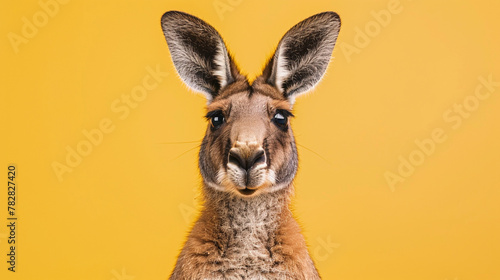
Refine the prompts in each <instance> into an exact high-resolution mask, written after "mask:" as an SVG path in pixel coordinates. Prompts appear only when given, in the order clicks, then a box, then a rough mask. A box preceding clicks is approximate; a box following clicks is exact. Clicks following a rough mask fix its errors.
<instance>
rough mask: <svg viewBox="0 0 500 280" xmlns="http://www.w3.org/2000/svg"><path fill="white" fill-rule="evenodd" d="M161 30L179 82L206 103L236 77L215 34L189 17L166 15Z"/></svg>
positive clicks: (174, 14) (225, 51)
mask: <svg viewBox="0 0 500 280" xmlns="http://www.w3.org/2000/svg"><path fill="white" fill-rule="evenodd" d="M161 26H162V29H163V33H164V34H165V38H166V39H167V44H168V48H169V50H170V55H171V56H172V61H173V62H174V65H175V69H176V70H177V73H178V74H179V76H180V77H181V79H182V80H183V82H184V83H185V84H186V85H187V86H188V87H190V88H191V89H193V90H195V91H198V92H201V93H203V94H204V95H205V96H206V97H207V99H208V101H209V102H210V101H211V100H212V99H213V98H214V97H215V96H217V94H218V93H219V91H220V90H221V89H222V88H224V87H225V86H226V85H228V84H231V83H232V82H234V81H235V75H237V74H239V72H238V70H237V69H236V66H235V64H234V63H233V62H232V60H231V57H230V56H229V54H228V52H227V49H226V45H225V44H224V41H223V40H222V38H221V36H220V35H219V33H218V32H217V31H216V30H215V29H214V28H213V27H212V26H210V25H209V24H208V23H206V22H204V21H203V20H201V19H199V18H197V17H194V16H192V15H189V14H186V13H183V12H178V11H169V12H166V13H165V14H163V16H162V18H161Z"/></svg>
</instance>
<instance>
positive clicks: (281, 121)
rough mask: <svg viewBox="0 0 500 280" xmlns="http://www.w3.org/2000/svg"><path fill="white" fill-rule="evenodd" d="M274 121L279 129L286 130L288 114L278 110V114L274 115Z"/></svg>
mask: <svg viewBox="0 0 500 280" xmlns="http://www.w3.org/2000/svg"><path fill="white" fill-rule="evenodd" d="M272 121H273V122H274V124H276V126H278V128H280V129H282V130H286V129H287V124H288V114H287V113H285V112H284V111H282V110H278V111H277V112H276V114H274V117H273V119H272Z"/></svg>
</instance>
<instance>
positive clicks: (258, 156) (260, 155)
mask: <svg viewBox="0 0 500 280" xmlns="http://www.w3.org/2000/svg"><path fill="white" fill-rule="evenodd" d="M264 162H266V154H265V153H264V151H263V150H259V151H257V153H255V155H254V156H253V157H251V158H249V160H248V163H249V164H248V168H249V169H250V168H251V167H253V166H254V165H257V164H260V163H264Z"/></svg>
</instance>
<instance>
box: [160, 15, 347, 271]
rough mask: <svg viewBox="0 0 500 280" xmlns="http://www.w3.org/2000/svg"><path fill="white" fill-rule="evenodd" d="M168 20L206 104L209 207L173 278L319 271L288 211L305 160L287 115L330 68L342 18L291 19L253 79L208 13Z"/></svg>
mask: <svg viewBox="0 0 500 280" xmlns="http://www.w3.org/2000/svg"><path fill="white" fill-rule="evenodd" d="M161 25H162V29H163V32H164V35H165V38H166V40H167V44H168V48H169V50H170V54H171V57H172V61H173V64H174V66H175V68H176V70H177V73H178V74H179V76H180V78H181V79H182V81H183V82H184V83H185V84H186V85H187V86H188V87H189V88H191V89H192V90H194V91H196V92H200V93H202V94H204V95H205V96H206V98H207V103H208V105H207V114H206V116H205V117H206V119H207V121H208V127H207V130H206V134H205V137H204V138H203V141H202V143H201V147H200V151H199V163H198V164H199V169H200V173H201V175H202V178H203V199H204V203H203V210H202V212H201V215H200V217H199V218H198V220H197V221H196V223H195V224H194V226H193V228H192V230H191V232H190V234H189V236H188V239H187V241H186V243H185V245H184V247H183V249H182V251H181V253H180V255H179V257H178V259H177V263H176V265H175V268H174V270H173V272H172V274H171V276H170V279H174V280H175V279H183V280H184V279H307V280H311V279H320V276H319V274H318V272H317V270H316V268H315V265H314V263H313V261H312V259H311V257H310V256H309V253H308V250H307V246H306V242H305V240H304V237H303V235H302V233H301V229H300V227H299V225H298V224H297V222H296V220H295V219H294V217H293V216H292V213H291V211H290V209H289V204H290V199H291V196H292V194H293V188H294V187H293V185H292V182H293V179H294V177H295V174H296V172H297V167H298V156H297V149H296V144H295V140H294V136H293V132H292V129H291V127H290V122H289V119H290V118H292V117H293V114H292V106H293V104H294V102H295V98H296V97H297V96H299V95H301V94H304V93H305V92H307V91H309V90H311V89H312V88H313V87H314V86H315V85H316V84H317V83H318V82H319V81H320V80H321V79H322V77H323V75H324V73H325V71H326V69H327V66H328V63H329V61H330V58H331V54H332V51H333V48H334V46H335V42H336V40H337V35H338V33H339V30H340V18H339V16H338V15H337V14H336V13H334V12H324V13H320V14H316V15H314V16H311V17H309V18H307V19H305V20H303V21H302V22H300V23H298V24H297V25H295V26H294V27H292V28H291V29H290V30H289V31H288V32H287V33H286V34H285V35H284V36H283V38H282V39H281V40H280V42H279V44H278V46H277V48H276V51H275V53H274V55H273V56H272V57H271V58H270V59H269V60H268V62H267V64H266V66H265V67H264V70H263V71H262V74H261V75H260V76H258V77H257V78H255V80H254V81H253V82H252V83H250V82H249V81H248V80H247V78H246V77H245V76H244V75H242V74H241V73H240V71H239V69H238V67H237V66H236V64H235V62H234V59H233V58H232V56H231V55H230V54H229V52H228V50H227V48H226V45H225V43H224V41H223V40H222V38H221V36H220V35H219V33H218V32H217V31H216V30H215V29H214V28H213V27H212V26H210V25H209V24H207V23H206V22H204V21H203V20H201V19H199V18H197V17H194V16H192V15H189V14H186V13H183V12H178V11H169V12H166V13H165V14H164V15H163V16H162V18H161Z"/></svg>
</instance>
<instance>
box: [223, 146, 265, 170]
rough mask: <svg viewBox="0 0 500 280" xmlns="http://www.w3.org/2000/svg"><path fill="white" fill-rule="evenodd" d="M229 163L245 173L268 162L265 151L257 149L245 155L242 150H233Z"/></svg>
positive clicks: (230, 153)
mask: <svg viewBox="0 0 500 280" xmlns="http://www.w3.org/2000/svg"><path fill="white" fill-rule="evenodd" d="M228 162H230V163H233V164H235V165H237V166H239V167H240V168H242V169H244V170H245V171H248V170H250V169H251V168H252V167H254V166H256V165H258V164H260V163H265V162H266V153H265V152H264V150H263V149H257V150H254V151H250V152H247V153H243V152H242V150H241V149H237V148H232V149H231V150H230V151H229V160H228Z"/></svg>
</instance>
